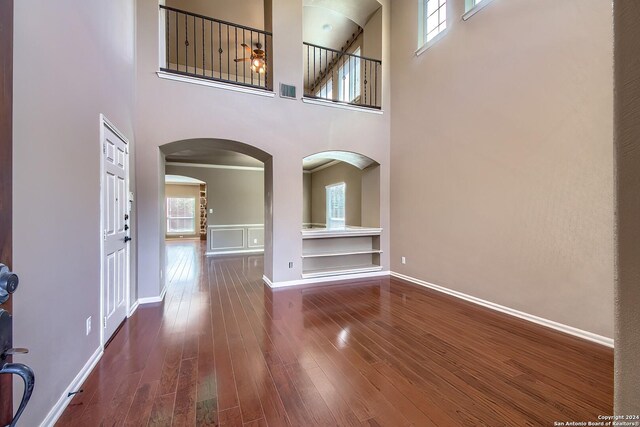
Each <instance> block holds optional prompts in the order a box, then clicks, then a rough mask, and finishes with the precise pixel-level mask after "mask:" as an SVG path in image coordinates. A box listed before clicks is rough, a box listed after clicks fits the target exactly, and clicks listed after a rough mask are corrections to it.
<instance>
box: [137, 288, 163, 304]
mask: <svg viewBox="0 0 640 427" xmlns="http://www.w3.org/2000/svg"><path fill="white" fill-rule="evenodd" d="M166 293H167V287H166V286H165V287H164V289H163V290H162V292H161V293H160V295H159V296H157V297H147V298H138V305H145V304H155V303H157V302H162V300H164V296H165V295H166Z"/></svg>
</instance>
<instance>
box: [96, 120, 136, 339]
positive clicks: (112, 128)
mask: <svg viewBox="0 0 640 427" xmlns="http://www.w3.org/2000/svg"><path fill="white" fill-rule="evenodd" d="M105 127H108V128H109V130H110V131H111V132H113V133H114V134H115V135H116V136H117V137H118V138H120V140H121V141H122V142H124V143H125V145H126V150H127V152H126V155H127V158H126V163H127V165H126V169H127V183H126V189H125V194H129V195H130V194H131V186H130V184H131V169H130V165H131V163H130V158H129V153H130V151H131V150H130V149H129V147H131V144H130V143H129V140H128V139H127V137H125V136H124V135H123V134H122V133H121V132H120V131H119V130H118V129H117V128H116V127H115V126H114V125H113V123H111V122H110V121H109V119H107V118H106V117H105V115H104V114H102V113H100V138H99V141H98V142H99V144H100V167H99V168H98V169H99V171H100V178H99V181H100V229H99V230H98V231H99V232H100V235H99V239H100V319H99V325H100V346H101V347H102V348H103V349H104V345H105V344H106V341H107V339H109V338H111V337H109V338H105V336H104V329H105V328H104V318H105V315H104V215H103V214H104V193H103V191H104V156H105V152H104V143H105V133H104V128H105ZM126 210H127V212H128V213H129V217H131V215H132V212H131V202H129V201H127V206H126ZM128 234H129V235H131V231H129V233H128ZM126 276H127V283H126V296H125V298H126V301H125V304H126V305H127V313H128V311H129V309H128V307H130V305H131V245H128V246H127V274H126Z"/></svg>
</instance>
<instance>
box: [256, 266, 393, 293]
mask: <svg viewBox="0 0 640 427" xmlns="http://www.w3.org/2000/svg"><path fill="white" fill-rule="evenodd" d="M388 275H389V271H388V270H386V271H374V272H370V273H357V274H342V275H340V276H326V277H314V278H309V279H300V280H288V281H285V282H272V281H271V280H269V278H268V277H267V276H262V280H263V281H264V282H265V283H266V284H267V286H269V287H270V288H272V289H278V288H290V287H295V286H308V285H314V284H318V283H328V282H338V281H345V280H356V279H367V278H372V277H382V276H388Z"/></svg>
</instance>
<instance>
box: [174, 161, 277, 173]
mask: <svg viewBox="0 0 640 427" xmlns="http://www.w3.org/2000/svg"><path fill="white" fill-rule="evenodd" d="M166 166H182V167H191V168H209V169H233V170H240V171H260V172H262V171H264V168H261V167H257V166H231V165H210V164H205V163H183V162H167V163H166Z"/></svg>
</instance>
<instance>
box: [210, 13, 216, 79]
mask: <svg viewBox="0 0 640 427" xmlns="http://www.w3.org/2000/svg"><path fill="white" fill-rule="evenodd" d="M209 44H210V48H211V78H213V77H214V76H213V69H214V68H215V67H214V66H213V57H214V55H213V21H209Z"/></svg>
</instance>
